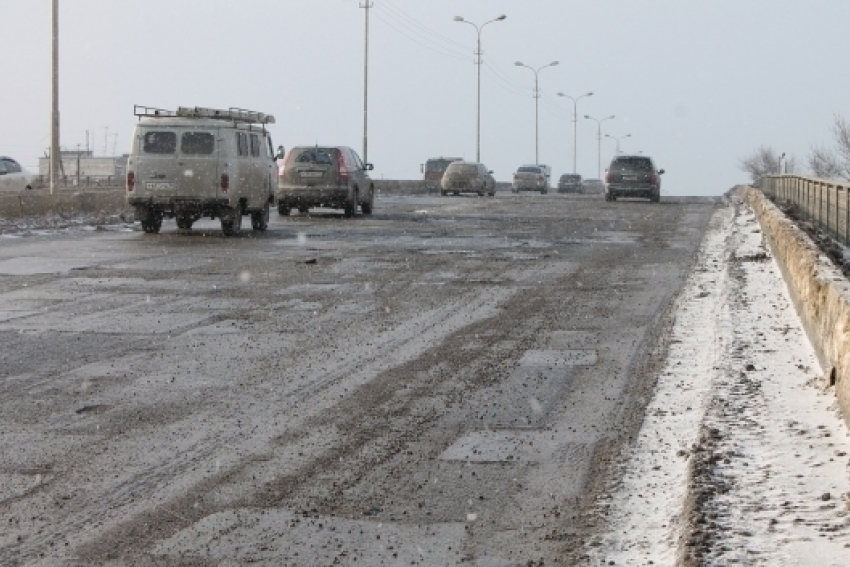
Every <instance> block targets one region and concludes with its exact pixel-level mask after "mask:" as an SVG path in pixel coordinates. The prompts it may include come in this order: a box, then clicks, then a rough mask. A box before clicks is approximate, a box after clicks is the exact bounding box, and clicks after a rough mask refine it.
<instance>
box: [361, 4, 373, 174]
mask: <svg viewBox="0 0 850 567" xmlns="http://www.w3.org/2000/svg"><path fill="white" fill-rule="evenodd" d="M372 6H374V4H372V3H371V2H370V1H369V0H366V3H365V4H361V5H360V7H361V8H363V9H364V10H365V11H366V31H365V34H364V40H365V46H364V48H363V163H369V10H370V9H371V8H372Z"/></svg>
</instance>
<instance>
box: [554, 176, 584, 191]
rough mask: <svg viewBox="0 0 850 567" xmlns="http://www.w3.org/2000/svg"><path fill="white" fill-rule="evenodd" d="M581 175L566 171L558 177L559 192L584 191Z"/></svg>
mask: <svg viewBox="0 0 850 567" xmlns="http://www.w3.org/2000/svg"><path fill="white" fill-rule="evenodd" d="M582 192H583V187H582V181H581V175H578V174H575V173H565V174H563V175H562V176H561V178H560V179H558V193H582Z"/></svg>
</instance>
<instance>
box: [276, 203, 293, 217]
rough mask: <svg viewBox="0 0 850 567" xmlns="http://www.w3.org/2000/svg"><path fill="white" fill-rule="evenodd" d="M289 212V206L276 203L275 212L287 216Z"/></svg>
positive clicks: (290, 209) (290, 210)
mask: <svg viewBox="0 0 850 567" xmlns="http://www.w3.org/2000/svg"><path fill="white" fill-rule="evenodd" d="M291 212H292V208H291V207H287V206H286V205H278V206H277V214H279V215H280V216H282V217H288V216H289V213H291Z"/></svg>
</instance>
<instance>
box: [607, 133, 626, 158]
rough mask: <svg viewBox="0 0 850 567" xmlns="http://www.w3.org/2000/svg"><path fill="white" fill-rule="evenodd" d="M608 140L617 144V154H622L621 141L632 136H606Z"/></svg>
mask: <svg viewBox="0 0 850 567" xmlns="http://www.w3.org/2000/svg"><path fill="white" fill-rule="evenodd" d="M605 137H606V138H611V139H612V140H614V141H616V142H617V154H619V153H620V140H622V139H623V138H631V137H632V135H631V134H626V135H625V136H612V135H611V134H605Z"/></svg>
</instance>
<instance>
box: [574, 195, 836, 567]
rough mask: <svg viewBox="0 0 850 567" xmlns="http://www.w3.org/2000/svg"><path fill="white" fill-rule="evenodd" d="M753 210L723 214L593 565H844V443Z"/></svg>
mask: <svg viewBox="0 0 850 567" xmlns="http://www.w3.org/2000/svg"><path fill="white" fill-rule="evenodd" d="M822 373H823V372H822V369H821V368H820V366H819V364H818V362H817V359H816V356H815V353H814V350H813V348H812V346H811V344H810V343H809V341H808V339H807V337H806V335H805V332H804V331H803V328H802V325H801V322H800V320H799V318H798V317H797V315H796V312H795V310H794V307H793V304H792V302H791V299H790V296H789V294H788V291H787V288H786V286H785V283H784V280H783V279H782V275H781V273H780V271H779V269H778V266H777V265H776V262H775V260H774V259H773V258H772V256H771V255H770V252H769V249H768V248H767V245H766V244H765V242H764V239H763V235H762V233H761V231H760V227H759V225H758V221H757V220H756V218H755V216H754V214H753V212H752V210H751V209H750V208H749V207H748V206H746V205H745V204H743V203H741V202H740V201H739V200H735V201H734V202H733V203H731V204H730V205H729V206H727V207H724V208H723V209H721V210H719V211H718V212H717V213H716V215H715V218H714V219H713V222H712V228H711V230H710V231H709V233H708V234H707V235H706V237H705V239H704V241H703V245H702V249H701V252H700V257H699V260H698V265H697V267H696V269H695V270H694V272H693V274H692V275H691V277H690V279H689V281H688V283H687V285H686V287H685V288H684V290H683V293H682V295H681V297H680V300H679V305H678V307H677V312H676V318H675V324H674V328H673V330H672V335H671V340H670V348H669V355H668V359H667V361H666V363H665V368H664V369H663V371H662V373H661V375H660V377H659V380H658V388H657V390H656V393H655V395H654V398H653V400H652V401H651V402H650V404H649V406H648V407H647V413H646V417H645V420H644V424H643V426H642V429H641V431H640V434H639V438H638V439H637V440H636V441H635V442H634V444H633V445H632V447H631V448H630V449H629V451H628V454H627V455H624V456H623V459H622V462H621V463H620V467H622V471H623V476H622V478H621V480H620V481H619V483H618V485H617V486H615V487H612V490H611V492H610V493H609V494H608V495H607V496H605V497H603V498H601V499H600V501H599V502H598V505H597V509H598V512H599V514H601V515H603V516H607V519H608V530H607V533H605V534H602V535H600V536H598V537H596V538H593V539H592V540H591V541H589V542H588V551H587V552H588V555H589V556H590V557H591V558H592V559H593V560H594V562H595V564H603V563H604V564H609V565H649V564H655V565H672V564H676V563H678V562H680V561H682V560H683V559H684V558H686V557H687V558H689V559H690V560H692V561H694V562H696V563H701V564H707V565H727V564H741V565H819V566H827V565H850V551H848V549H846V548H848V547H850V522H848V510H847V509H848V506H847V495H848V491H850V473H849V472H848V456H847V455H848V453H850V437H848V430H847V427H846V426H845V423H844V422H843V420H842V418H841V416H840V414H839V412H838V406H837V402H836V400H835V395H834V391H833V390H832V389H829V388H826V387H825V384H824V383H823V382H822V381H821V379H820V378H821V376H822Z"/></svg>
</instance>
